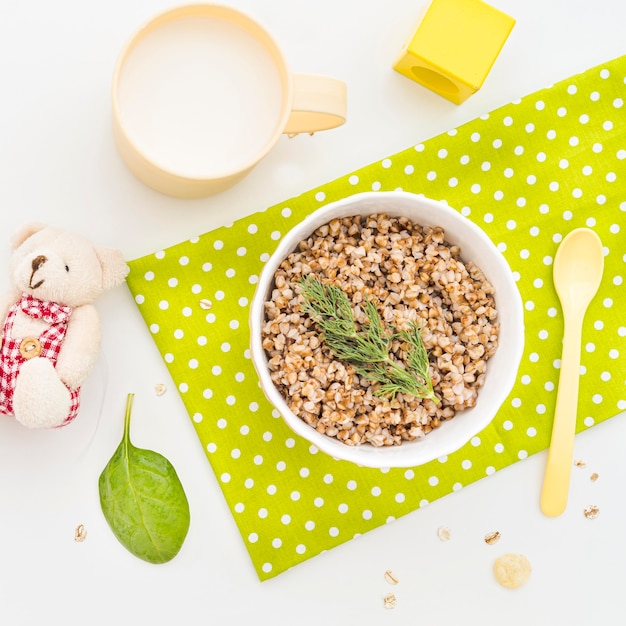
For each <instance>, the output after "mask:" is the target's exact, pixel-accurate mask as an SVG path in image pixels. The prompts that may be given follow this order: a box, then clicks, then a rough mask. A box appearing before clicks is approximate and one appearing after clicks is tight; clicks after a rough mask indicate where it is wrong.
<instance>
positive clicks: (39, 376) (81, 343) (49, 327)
mask: <svg viewBox="0 0 626 626" xmlns="http://www.w3.org/2000/svg"><path fill="white" fill-rule="evenodd" d="M11 243H12V256H11V262H10V275H11V279H12V280H11V282H12V285H13V289H12V290H11V291H10V292H8V293H5V294H4V295H2V296H1V297H0V324H1V325H2V348H1V353H0V413H4V414H7V415H14V416H15V418H16V419H17V420H18V421H19V422H20V423H21V424H23V425H24V426H26V427H28V428H55V427H59V426H64V425H66V424H68V423H69V422H71V421H72V420H73V419H74V418H75V417H76V415H77V414H78V409H79V394H80V386H81V385H82V384H83V382H84V381H85V379H86V378H87V376H88V375H89V373H90V371H91V369H92V367H93V365H94V363H95V361H96V358H97V356H98V352H99V350H100V341H101V334H100V320H99V318H98V313H97V311H96V309H95V307H94V306H93V305H92V304H91V303H92V302H93V301H94V300H95V299H96V298H97V296H98V295H100V294H101V293H102V292H103V291H104V290H106V289H111V288H113V287H116V286H118V285H120V284H122V283H123V282H124V280H125V278H126V275H127V274H128V271H129V267H128V265H127V264H126V263H125V261H124V258H123V256H122V253H121V252H120V251H119V250H116V249H113V248H106V247H102V246H95V245H93V244H92V243H91V242H90V241H88V240H87V239H85V238H84V237H82V236H80V235H77V234H74V233H71V232H68V231H66V230H62V229H60V228H54V227H51V226H46V225H44V224H40V223H35V222H32V223H28V224H25V225H24V226H23V227H22V228H20V229H19V230H18V232H16V233H15V234H14V236H13V239H12V242H11Z"/></svg>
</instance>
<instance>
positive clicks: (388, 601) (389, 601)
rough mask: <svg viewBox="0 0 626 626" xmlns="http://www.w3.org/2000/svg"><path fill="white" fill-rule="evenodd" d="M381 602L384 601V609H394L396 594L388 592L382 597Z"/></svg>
mask: <svg viewBox="0 0 626 626" xmlns="http://www.w3.org/2000/svg"><path fill="white" fill-rule="evenodd" d="M383 602H384V603H385V608H386V609H395V608H396V602H397V599H396V596H395V595H394V594H393V593H388V594H387V595H386V596H385V597H384V598H383Z"/></svg>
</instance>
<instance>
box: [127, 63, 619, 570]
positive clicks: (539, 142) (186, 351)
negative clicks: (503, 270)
mask: <svg viewBox="0 0 626 626" xmlns="http://www.w3.org/2000/svg"><path fill="white" fill-rule="evenodd" d="M625 70H626V57H622V58H620V59H616V60H614V61H612V62H609V63H606V64H604V65H602V66H601V67H597V68H594V69H591V70H589V71H588V72H585V73H583V74H581V75H578V76H574V77H572V78H570V79H568V80H565V81H562V82H560V83H558V84H556V85H554V86H552V87H550V88H547V89H545V90H542V91H540V92H538V93H536V94H532V95H530V96H527V97H526V98H523V99H522V100H519V101H516V102H514V103H511V104H509V105H507V106H505V107H502V108H500V109H498V110H496V111H493V112H492V113H490V114H487V115H483V116H481V117H480V118H478V119H476V120H474V121H472V122H470V123H468V124H465V125H463V126H461V127H459V128H457V129H455V130H453V131H450V132H448V133H444V134H442V135H439V136H437V137H435V138H433V139H430V140H429V141H425V142H423V143H420V144H418V145H416V146H413V147H411V148H409V149H407V150H404V151H402V152H400V153H398V154H395V155H392V156H390V157H388V158H385V159H383V160H381V161H380V162H378V163H374V164H371V165H370V166H368V167H365V168H363V169H361V170H358V171H356V172H353V173H350V174H348V175H347V176H345V177H342V178H340V179H338V180H336V181H333V182H331V183H329V184H327V185H324V186H323V187H322V188H320V189H316V190H313V191H310V192H308V193H305V194H303V195H301V196H299V197H297V198H294V199H292V200H290V201H289V202H286V203H281V204H279V205H276V206H274V207H271V208H270V209H268V210H267V211H265V212H263V213H259V214H256V215H252V216H250V217H248V218H245V219H242V220H240V221H238V222H236V223H234V224H232V225H230V226H228V227H225V228H220V229H218V230H216V231H213V232H210V233H206V234H204V235H202V236H201V237H198V238H196V239H194V240H193V241H190V242H184V243H181V244H178V245H175V246H173V247H171V248H169V249H167V250H161V251H158V252H156V253H155V254H152V255H148V256H146V257H143V258H141V259H137V260H135V261H132V262H131V263H130V265H131V274H130V276H129V277H128V285H129V288H130V290H131V291H132V293H133V295H134V297H135V301H136V303H137V306H138V308H139V310H140V311H141V313H142V315H143V316H144V319H145V321H146V325H147V327H148V328H149V331H150V332H151V334H152V336H153V338H154V341H155V343H156V345H157V346H158V348H159V350H160V352H161V354H162V356H163V359H164V361H165V363H166V364H167V366H168V368H169V371H170V372H171V375H172V378H173V380H174V381H175V383H176V387H177V389H178V391H179V393H180V394H181V397H182V399H183V401H184V403H185V406H186V408H187V410H188V412H189V415H190V416H191V419H192V422H193V425H194V427H195V428H196V431H197V433H198V437H199V440H200V442H201V443H202V445H203V447H204V450H205V452H206V455H207V457H208V459H209V461H210V463H211V465H212V467H213V470H214V471H215V475H216V477H217V479H218V481H219V483H220V486H221V488H222V490H223V493H224V496H225V498H226V500H227V502H228V504H229V506H230V509H231V511H232V514H233V517H234V519H235V521H236V523H237V525H238V527H239V530H240V532H241V535H242V537H243V539H244V541H245V544H246V547H247V549H248V551H249V553H250V557H251V559H252V562H253V564H254V567H255V568H256V571H257V573H258V575H259V577H260V578H261V579H262V580H263V579H267V578H270V577H272V576H275V575H277V574H279V573H280V572H283V571H284V570H286V569H288V568H289V567H291V566H293V565H295V564H297V563H299V562H301V561H303V560H305V559H308V558H310V557H312V556H314V555H315V554H318V553H320V552H322V551H324V550H327V549H330V548H332V547H333V546H336V545H338V544H340V543H342V542H345V541H347V540H349V539H352V538H353V537H354V536H357V535H359V534H362V533H364V532H367V531H368V530H371V529H373V528H375V527H377V526H381V525H383V524H386V523H388V522H390V521H392V520H394V519H396V518H398V517H400V516H402V515H404V514H406V513H409V512H411V511H414V510H416V509H418V508H420V507H423V506H426V505H427V504H428V503H429V502H431V501H433V500H435V499H437V498H440V497H442V496H444V495H446V494H450V493H453V492H454V491H458V490H459V489H462V488H463V486H465V485H467V484H469V483H471V482H474V481H476V480H478V479H480V478H482V477H484V476H488V475H491V474H493V473H494V472H496V471H497V470H499V469H501V468H503V467H505V466H507V465H510V464H511V463H514V462H517V461H519V460H522V459H525V458H526V457H527V456H528V455H530V454H533V453H535V452H537V451H539V450H542V449H544V448H546V447H547V445H548V443H549V436H550V430H551V415H552V413H553V410H554V403H555V397H556V385H557V381H558V371H559V367H560V361H559V358H560V337H561V334H562V330H563V324H562V318H561V315H560V306H559V303H558V299H557V297H556V294H555V292H554V288H553V286H552V276H551V271H552V262H553V259H554V255H555V252H556V249H557V247H558V243H559V242H560V241H561V240H562V238H563V236H564V235H565V234H566V233H567V232H569V231H570V230H571V229H573V228H576V227H579V226H588V227H590V228H593V229H595V230H596V232H597V233H598V234H599V235H600V237H601V239H602V241H603V244H604V246H605V255H606V256H605V279H604V281H603V284H602V286H601V288H600V292H599V294H598V296H597V298H596V299H595V300H594V301H593V303H592V305H591V306H590V308H589V310H588V314H587V317H586V319H585V328H584V344H583V354H582V367H581V383H580V409H579V416H578V429H579V430H582V429H584V428H587V427H589V426H592V425H593V424H596V423H598V422H600V421H602V420H605V419H607V418H609V417H611V416H613V415H615V414H617V413H618V412H619V411H622V410H624V409H625V408H626V393H625V390H624V385H623V381H624V378H625V371H624V366H623V362H624V361H623V356H624V355H625V354H626V322H625V321H624V319H625V318H624V316H623V313H622V311H623V308H624V307H623V305H624V301H625V299H624V291H623V278H624V275H625V274H626V255H625V254H624V250H626V241H625V240H624V231H625V229H624V228H623V227H622V224H623V222H624V214H625V212H626V150H625V149H624V146H625V145H626V130H625V129H626V125H625V124H624V108H623V107H624V103H623V93H624V90H625V75H626V71H625ZM393 189H404V190H406V191H413V192H416V193H423V194H424V195H426V196H428V197H432V198H435V199H440V200H444V201H446V202H448V203H449V204H450V205H451V206H453V207H455V208H456V209H458V210H459V211H461V212H462V213H463V214H464V215H466V216H467V217H469V218H470V219H471V220H473V221H474V222H476V223H477V224H478V225H480V226H481V227H482V228H483V229H484V230H485V231H486V232H487V233H488V234H489V235H490V237H491V238H492V239H493V241H494V242H495V243H496V244H497V246H498V248H499V249H500V250H501V251H502V253H503V254H504V255H505V257H506V258H507V260H508V261H509V263H510V265H511V268H512V270H513V272H514V275H515V278H516V280H517V281H518V284H519V288H520V292H521V294H522V297H523V299H524V302H525V316H526V317H525V324H526V334H527V341H526V353H525V355H524V358H523V360H522V364H521V367H520V369H519V376H518V382H517V384H516V385H515V387H514V389H513V392H512V393H511V395H510V397H509V399H508V400H507V401H506V403H505V405H504V406H503V407H502V409H501V411H500V412H499V414H498V415H497V417H496V419H495V420H494V421H493V423H492V424H491V425H490V426H489V427H488V428H487V429H485V430H484V431H483V432H482V433H480V434H479V436H477V437H474V438H473V439H472V440H471V441H470V442H468V444H467V445H466V446H464V447H463V448H462V449H461V450H459V451H458V452H456V453H454V454H452V455H450V456H448V457H444V458H440V459H438V460H436V461H433V462H431V463H429V464H427V465H425V466H422V467H418V468H414V469H412V470H409V471H407V470H386V471H381V470H374V469H368V468H361V467H357V466H355V465H352V464H350V463H346V462H341V461H336V460H334V459H332V458H330V457H328V456H326V455H325V454H323V453H321V452H319V451H318V450H317V449H315V448H314V447H311V446H310V445H309V444H308V443H307V442H305V441H304V440H302V439H300V438H299V437H297V436H295V435H294V434H293V433H292V432H291V431H290V430H289V429H288V428H287V427H286V426H285V425H284V423H283V422H282V420H281V419H280V416H279V415H278V413H277V412H276V411H275V410H273V409H272V407H271V406H270V405H269V403H268V402H267V401H266V399H265V398H264V396H263V395H262V393H261V391H260V389H259V386H258V384H257V379H256V375H255V372H254V369H253V367H252V365H251V362H250V352H249V349H248V344H249V332H248V320H247V316H248V304H249V302H250V299H251V298H252V295H253V292H254V287H255V284H256V282H257V280H258V275H259V272H260V271H261V268H262V265H263V263H264V262H265V261H266V260H267V259H268V257H269V254H270V253H271V252H272V251H273V250H274V248H275V247H276V244H277V241H278V240H279V239H280V238H281V236H282V234H283V233H285V232H286V231H287V230H288V229H289V228H291V227H292V226H293V225H294V224H296V223H297V222H298V221H299V220H301V219H302V217H303V216H304V215H306V214H308V213H309V212H310V211H312V210H313V209H315V208H317V207H318V206H320V205H322V204H324V203H327V202H330V201H333V200H336V199H339V198H341V197H344V196H346V195H349V194H351V193H355V192H358V191H369V190H393ZM206 301H209V302H210V303H211V305H210V307H209V308H207V305H206ZM201 302H203V304H204V306H202V305H201V304H200V303H201ZM616 382H617V383H618V384H615V383H616Z"/></svg>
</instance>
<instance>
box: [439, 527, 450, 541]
mask: <svg viewBox="0 0 626 626" xmlns="http://www.w3.org/2000/svg"><path fill="white" fill-rule="evenodd" d="M451 536H452V532H451V531H450V529H449V528H448V527H447V526H440V527H439V528H438V529H437V537H439V539H441V541H449V540H450V537H451Z"/></svg>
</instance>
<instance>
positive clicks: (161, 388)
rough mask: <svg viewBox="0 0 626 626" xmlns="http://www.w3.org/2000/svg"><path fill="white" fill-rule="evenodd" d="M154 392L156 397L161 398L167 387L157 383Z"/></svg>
mask: <svg viewBox="0 0 626 626" xmlns="http://www.w3.org/2000/svg"><path fill="white" fill-rule="evenodd" d="M154 391H155V392H156V395H157V396H162V395H163V394H164V393H165V392H166V391H167V387H166V386H165V385H164V384H163V383H159V384H158V385H155V386H154Z"/></svg>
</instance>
